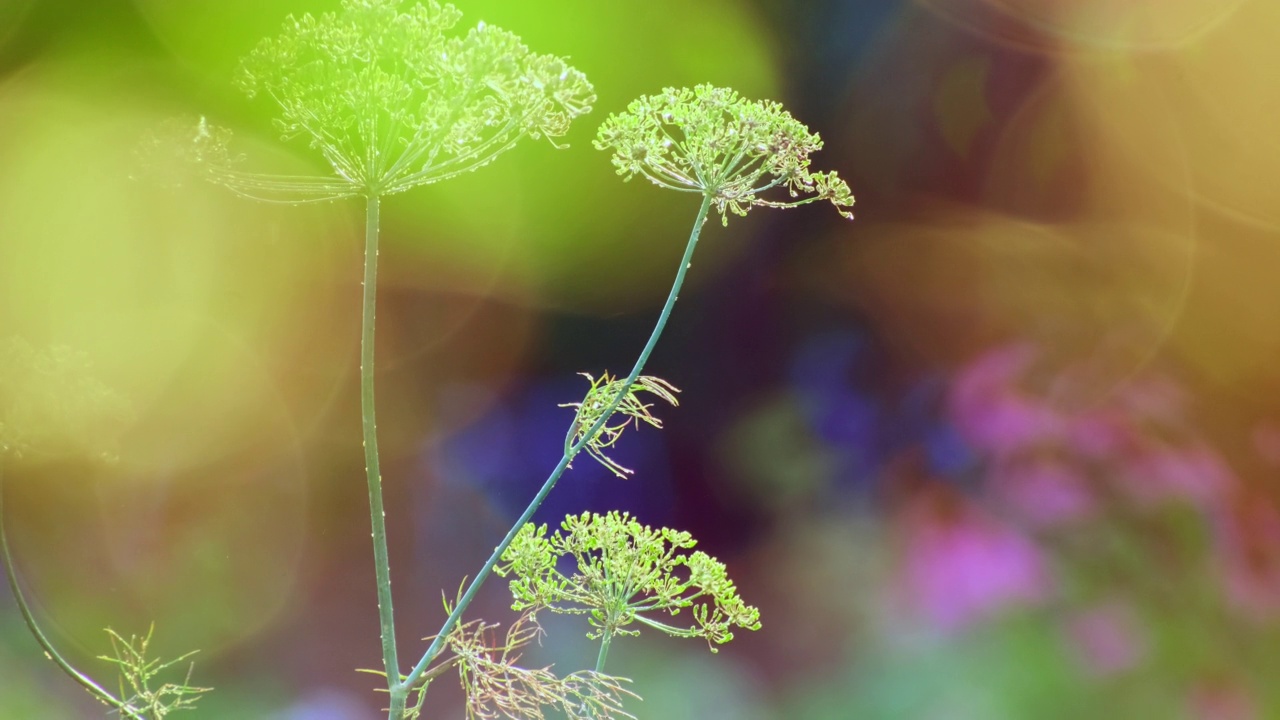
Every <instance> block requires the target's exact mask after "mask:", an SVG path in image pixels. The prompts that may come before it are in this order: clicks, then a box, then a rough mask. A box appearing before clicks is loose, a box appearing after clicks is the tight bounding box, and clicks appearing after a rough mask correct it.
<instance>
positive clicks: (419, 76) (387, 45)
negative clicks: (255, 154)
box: [211, 0, 595, 200]
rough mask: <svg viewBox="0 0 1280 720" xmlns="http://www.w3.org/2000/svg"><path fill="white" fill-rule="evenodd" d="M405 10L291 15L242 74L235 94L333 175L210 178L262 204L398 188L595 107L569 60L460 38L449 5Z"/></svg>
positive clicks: (439, 175) (356, 3)
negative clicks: (264, 110)
mask: <svg viewBox="0 0 1280 720" xmlns="http://www.w3.org/2000/svg"><path fill="white" fill-rule="evenodd" d="M401 4H402V2H401V0H343V2H342V6H341V9H340V10H339V12H336V13H333V12H329V13H322V14H320V15H319V16H313V15H311V14H309V13H308V14H304V15H302V16H301V17H294V16H290V17H289V19H288V20H287V21H286V22H285V25H284V29H283V30H282V32H281V33H280V34H279V35H277V36H276V37H271V38H265V39H263V40H262V41H261V42H259V44H258V46H257V47H256V48H255V49H254V50H253V51H252V52H251V53H249V55H248V56H247V57H245V58H244V59H243V60H242V61H241V64H240V67H239V70H238V71H237V78H236V82H237V84H238V85H239V87H240V89H241V90H243V91H244V92H245V93H246V94H248V95H249V96H250V97H255V96H259V95H262V96H266V97H268V98H270V99H271V100H273V101H274V102H275V103H276V104H277V105H278V106H279V108H280V116H279V117H278V118H277V120H276V126H277V128H278V129H279V130H280V132H281V133H282V134H283V136H284V137H285V138H286V139H288V138H293V137H302V138H305V139H306V140H307V142H308V143H309V144H310V145H311V147H312V148H315V149H316V150H319V151H320V153H321V154H322V155H323V156H324V159H325V160H326V161H327V162H328V163H329V164H330V165H331V166H332V167H333V170H334V172H335V173H336V174H337V178H323V177H307V176H301V177H299V176H272V175H261V174H249V173H241V172H237V171H235V170H234V168H231V167H219V168H218V169H217V171H216V172H214V173H213V174H212V175H213V176H212V177H211V179H213V180H215V181H216V182H218V183H220V184H223V185H226V186H228V187H230V188H231V189H233V190H236V191H238V192H240V193H242V194H245V195H250V196H253V197H258V198H261V199H285V200H297V199H298V198H302V199H317V198H319V199H333V198H338V197H347V196H351V195H356V194H366V195H368V194H374V195H385V194H390V193H396V192H402V191H404V190H408V189H409V188H412V187H414V186H417V185H424V184H427V183H432V182H436V181H439V180H443V179H446V178H449V177H453V176H454V175H458V174H461V173H465V172H469V171H471V170H474V169H476V168H478V167H480V166H482V165H485V164H487V163H489V162H491V161H492V160H493V159H494V158H495V157H496V156H498V155H499V154H501V153H503V152H505V151H506V150H509V149H511V148H512V147H514V146H515V144H516V142H517V141H519V140H520V138H522V137H531V138H540V137H546V138H556V137H560V136H562V135H564V134H565V133H566V132H567V131H568V129H569V124H570V122H571V121H572V120H573V119H574V118H576V117H578V116H580V115H583V114H585V113H587V112H589V111H590V110H591V103H592V102H594V101H595V93H594V91H593V89H592V87H591V83H589V82H587V79H586V77H584V76H583V74H582V73H581V72H579V71H577V70H575V69H574V68H572V67H570V66H569V65H568V64H567V63H566V62H565V61H564V59H562V58H559V57H556V56H553V55H542V54H538V53H534V52H530V50H529V49H528V48H527V47H525V45H524V44H523V43H521V41H520V38H519V37H517V36H516V35H513V34H512V33H509V32H507V31H505V30H502V29H500V28H497V27H493V26H490V25H486V24H485V23H484V22H480V23H478V24H476V25H475V26H474V27H472V28H471V29H469V30H467V31H466V32H465V33H461V34H457V33H455V32H454V29H455V27H456V26H457V25H458V22H459V20H460V19H461V17H462V13H461V12H459V11H458V9H457V8H455V7H454V6H453V5H450V4H448V3H440V2H436V0H424V2H422V3H415V4H414V5H413V6H412V7H409V8H407V9H405V10H403V11H402V10H401ZM211 132H212V131H211ZM219 137H222V136H219ZM213 159H214V160H216V159H217V158H213Z"/></svg>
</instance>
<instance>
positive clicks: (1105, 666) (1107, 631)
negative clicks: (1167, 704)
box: [1066, 601, 1147, 678]
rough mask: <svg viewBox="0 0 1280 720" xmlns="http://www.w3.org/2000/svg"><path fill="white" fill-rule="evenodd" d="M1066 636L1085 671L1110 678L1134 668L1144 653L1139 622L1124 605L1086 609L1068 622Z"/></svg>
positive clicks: (1104, 604) (1145, 644) (1102, 604)
mask: <svg viewBox="0 0 1280 720" xmlns="http://www.w3.org/2000/svg"><path fill="white" fill-rule="evenodd" d="M1066 629H1067V636H1068V637H1069V638H1070V640H1071V642H1072V643H1073V644H1074V645H1075V647H1076V650H1077V651H1078V653H1079V657H1080V660H1081V662H1082V663H1083V665H1084V667H1085V670H1086V671H1087V672H1088V673H1089V674H1091V675H1093V676H1094V677H1099V678H1103V677H1110V676H1112V675H1116V674H1118V673H1122V672H1124V671H1125V670H1129V669H1130V668H1132V667H1134V666H1135V665H1137V664H1138V663H1139V662H1141V661H1142V658H1143V657H1144V656H1145V655H1146V653H1147V643H1146V638H1145V637H1144V635H1143V633H1142V632H1141V630H1140V627H1139V621H1138V618H1137V617H1136V616H1135V614H1134V612H1133V609H1132V608H1131V607H1130V606H1129V605H1128V604H1126V603H1123V602H1120V601H1110V602H1105V603H1101V604H1098V605H1094V606H1093V607H1090V608H1086V609H1084V610H1082V611H1080V612H1078V613H1076V614H1075V615H1073V616H1072V617H1070V618H1068V619H1067V627H1066Z"/></svg>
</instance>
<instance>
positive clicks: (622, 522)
mask: <svg viewBox="0 0 1280 720" xmlns="http://www.w3.org/2000/svg"><path fill="white" fill-rule="evenodd" d="M560 527H561V530H557V531H556V532H554V533H553V534H551V535H550V536H547V526H546V525H543V526H542V527H536V526H535V525H533V524H532V523H529V524H526V525H525V526H524V527H522V528H521V529H520V532H519V533H518V534H517V535H516V538H515V540H514V541H513V542H512V543H511V545H510V547H508V548H507V551H506V553H504V554H503V556H502V564H501V565H499V566H497V567H495V568H494V571H495V572H497V573H498V574H499V575H502V576H503V577H506V576H507V575H508V574H510V575H512V576H513V578H512V580H511V594H512V596H513V597H514V598H515V602H514V603H513V605H512V607H513V608H514V609H516V610H531V611H534V612H536V611H537V610H540V609H543V608H545V609H547V610H550V611H552V612H556V613H567V614H587V615H589V616H590V618H589V622H590V623H591V625H592V627H594V628H596V630H595V631H593V632H592V633H591V634H590V635H589V636H588V637H592V638H600V637H602V636H608V635H613V634H624V635H638V634H639V632H638V631H637V630H634V629H633V630H628V629H627V628H628V626H630V625H632V624H633V623H637V622H638V623H640V624H642V625H647V626H649V627H652V628H655V629H657V630H661V631H662V632H665V633H667V634H669V635H673V636H676V637H700V638H704V639H706V640H707V644H708V645H709V646H711V649H712V652H715V647H714V645H713V643H715V644H723V643H726V642H728V641H730V640H732V639H733V631H732V628H733V627H734V626H737V627H741V628H746V629H749V630H758V629H759V628H760V611H759V610H757V609H756V608H754V607H751V606H750V605H747V604H746V603H744V602H743V601H742V598H740V597H738V590H737V588H736V587H735V586H734V584H733V582H732V581H731V580H729V577H728V575H727V573H726V571H725V566H724V564H723V563H721V562H718V561H717V560H716V559H715V558H713V557H711V556H709V555H707V554H706V553H704V552H701V551H698V552H694V553H689V554H685V553H682V552H681V551H684V550H688V549H690V548H692V547H693V546H694V545H696V544H697V541H696V540H694V539H693V537H692V536H690V535H689V533H687V532H681V531H677V530H672V529H670V528H661V529H658V530H654V529H652V528H650V527H648V526H647V525H641V524H640V523H639V522H638V521H636V520H635V519H633V518H631V516H630V515H628V514H627V513H618V512H616V511H614V512H610V513H608V514H606V515H599V514H595V513H583V514H581V515H570V516H568V517H567V518H565V520H564V522H563V523H561V526H560ZM562 556H569V557H572V558H573V559H574V560H575V561H576V563H577V570H576V572H574V573H573V574H572V575H565V574H563V573H561V572H560V571H559V570H558V569H557V564H558V562H559V559H560V558H561V557H562ZM685 608H691V611H690V613H691V615H692V617H693V623H692V624H691V625H688V626H678V625H670V624H668V623H665V622H661V621H659V620H657V619H654V618H653V617H652V615H658V614H662V613H666V614H668V615H671V616H673V617H674V616H676V615H679V614H680V612H681V611H682V610H684V609H685Z"/></svg>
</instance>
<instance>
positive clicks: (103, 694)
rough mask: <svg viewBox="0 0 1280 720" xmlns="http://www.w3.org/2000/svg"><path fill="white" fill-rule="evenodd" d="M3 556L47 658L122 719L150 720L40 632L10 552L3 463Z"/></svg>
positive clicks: (0, 550) (0, 488) (25, 619)
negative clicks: (6, 521)
mask: <svg viewBox="0 0 1280 720" xmlns="http://www.w3.org/2000/svg"><path fill="white" fill-rule="evenodd" d="M0 556H3V560H4V574H5V577H7V578H8V579H9V589H10V590H11V591H13V599H14V600H15V601H17V603H18V612H19V613H21V614H22V621H23V622H24V623H26V625H27V630H30V631H31V635H32V637H34V638H35V639H36V642H37V643H38V644H39V645H40V647H41V649H43V650H44V653H45V655H47V656H48V657H49V659H50V660H52V661H53V664H54V665H57V666H58V669H60V670H62V672H64V673H66V674H67V675H68V676H69V677H70V678H71V679H72V680H75V681H76V682H77V683H79V684H80V686H81V687H83V688H84V689H85V690H88V691H89V694H90V695H92V696H94V697H95V698H97V699H98V700H99V701H101V702H102V703H103V704H105V705H109V706H111V707H113V708H115V709H116V711H117V712H119V713H120V715H121V716H122V717H128V718H133V720H146V718H145V717H144V716H143V715H142V714H141V713H140V712H139V711H138V709H137V708H134V707H132V706H131V705H129V704H128V703H125V702H123V701H121V700H119V699H118V698H116V696H114V695H112V694H111V693H109V692H107V691H106V690H104V689H102V686H100V685H98V683H96V682H94V681H93V679H92V678H90V677H89V676H88V675H85V674H84V673H82V672H80V671H79V670H76V669H75V668H74V667H72V666H71V663H69V662H67V660H66V658H64V657H62V654H61V653H59V652H58V651H57V649H55V648H54V647H53V643H51V642H49V638H47V637H45V634H44V631H43V630H41V629H40V625H39V623H37V622H36V617H35V615H34V614H33V613H32V612H31V606H30V605H28V604H27V598H26V596H25V595H23V594H22V588H21V587H20V586H19V585H18V573H17V570H16V569H15V567H14V564H13V556H12V555H11V554H10V552H9V534H8V531H7V530H6V529H5V523H4V464H3V463H2V462H0Z"/></svg>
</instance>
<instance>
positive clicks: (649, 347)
mask: <svg viewBox="0 0 1280 720" xmlns="http://www.w3.org/2000/svg"><path fill="white" fill-rule="evenodd" d="M712 199H713V196H712V195H710V194H703V197H702V207H700V208H699V209H698V216H697V218H696V219H695V220H694V222H693V229H692V230H691V231H690V233H689V242H688V244H687V245H686V246H685V249H684V256H683V257H681V258H680V268H679V269H678V270H677V271H676V279H675V281H674V282H673V283H672V285H671V292H669V293H667V302H666V304H665V305H663V306H662V312H661V314H659V315H658V322H657V324H656V325H655V326H654V328H653V332H652V333H651V334H650V335H649V342H647V343H645V346H644V349H643V350H641V351H640V356H639V357H638V358H636V364H635V367H633V368H632V369H631V374H630V375H629V376H627V379H626V380H624V381H623V382H622V385H621V386H620V388H621V389H620V390H619V391H618V394H617V395H615V396H614V398H613V400H612V402H610V403H609V405H608V406H607V407H606V408H605V410H604V412H603V413H601V414H600V417H599V418H598V419H597V420H596V422H595V424H593V425H592V426H591V427H590V429H588V430H587V432H586V433H584V434H583V436H582V438H581V439H580V440H578V442H577V443H575V444H574V445H573V446H572V447H570V448H568V449H567V450H566V451H565V453H564V456H563V457H562V458H560V462H559V463H558V464H557V465H556V467H555V469H554V470H552V471H551V474H550V475H549V476H548V477H547V479H546V481H545V482H544V483H543V484H542V488H541V489H539V490H538V494H537V495H534V496H533V500H532V501H530V502H529V506H528V507H527V508H525V510H524V512H523V513H521V514H520V517H519V518H518V519H517V520H516V521H515V524H513V525H512V526H511V530H509V531H508V532H507V535H506V537H504V538H503V539H502V542H500V543H498V546H497V547H496V548H494V550H493V554H492V555H490V556H489V559H488V560H487V561H486V562H485V564H484V567H482V568H480V572H478V573H476V576H475V579H473V580H472V581H471V584H470V585H469V586H467V590H466V592H464V593H463V594H462V597H461V598H459V599H458V603H457V604H456V605H455V606H454V608H453V611H452V612H450V613H449V617H448V619H446V620H445V622H444V625H443V626H442V627H441V628H440V632H439V633H437V634H436V636H435V640H433V641H432V642H431V645H430V647H428V648H427V651H426V652H425V653H423V655H422V659H421V660H419V661H418V664H417V665H415V666H414V668H413V670H412V671H411V672H410V673H409V674H408V675H407V676H406V677H405V679H404V682H402V683H401V684H400V688H398V689H399V690H400V691H401V692H404V693H407V692H408V690H409V688H410V687H412V686H413V685H414V683H416V682H417V681H418V680H419V679H420V678H421V677H422V673H423V672H424V671H425V670H426V669H427V665H429V664H430V663H431V661H432V660H434V659H435V657H436V655H438V654H440V650H441V649H442V648H443V647H444V642H445V638H446V637H447V636H448V635H449V633H450V632H451V631H452V630H453V628H454V626H456V625H457V624H458V620H459V619H460V618H461V617H462V613H463V611H464V610H466V609H467V605H469V604H471V600H472V599H473V598H474V597H475V595H476V593H477V592H478V591H479V589H480V585H481V584H483V583H484V581H485V579H486V578H487V577H488V576H489V573H490V572H491V571H492V570H493V566H494V565H497V564H498V561H499V560H500V559H501V558H502V554H503V553H504V552H506V551H507V547H509V546H510V545H511V542H512V541H513V540H514V539H515V537H516V534H517V533H519V532H520V528H522V527H524V524H525V523H527V522H529V518H531V517H533V513H534V512H535V511H537V509H538V507H539V506H540V505H542V501H543V500H545V499H546V497H547V494H548V493H550V492H551V489H552V488H553V487H555V484H556V481H558V480H559V479H560V476H561V475H563V474H564V471H565V469H566V468H567V467H569V463H570V461H572V460H573V457H574V456H575V455H577V454H578V452H579V451H580V450H582V448H583V446H585V445H586V444H587V443H588V442H590V441H591V439H592V438H594V437H595V436H596V433H598V432H600V428H602V427H604V424H605V423H606V422H608V420H609V417H610V416H611V415H613V411H614V410H616V409H617V408H618V404H619V403H621V402H622V399H623V398H624V397H626V395H627V393H628V392H629V391H630V390H631V386H632V384H634V383H635V381H636V378H638V377H640V372H641V371H642V370H643V369H644V365H645V363H646V362H648V361H649V355H650V354H651V353H652V352H653V348H654V347H655V346H656V345H657V344H658V338H660V337H661V336H662V331H663V330H664V329H665V328H666V326H667V319H668V318H669V317H671V309H672V308H673V307H675V304H676V299H677V297H678V295H679V294H680V287H681V286H682V285H684V276H685V274H686V273H687V272H688V270H689V266H690V260H692V258H693V250H694V248H695V247H697V245H698V235H699V234H700V233H701V232H702V225H703V224H704V223H705V222H706V219H707V213H708V212H709V211H710V209H711V201H712ZM395 690H396V688H393V690H392V693H393V695H394V693H395ZM393 720H400V719H399V718H394V719H393Z"/></svg>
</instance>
